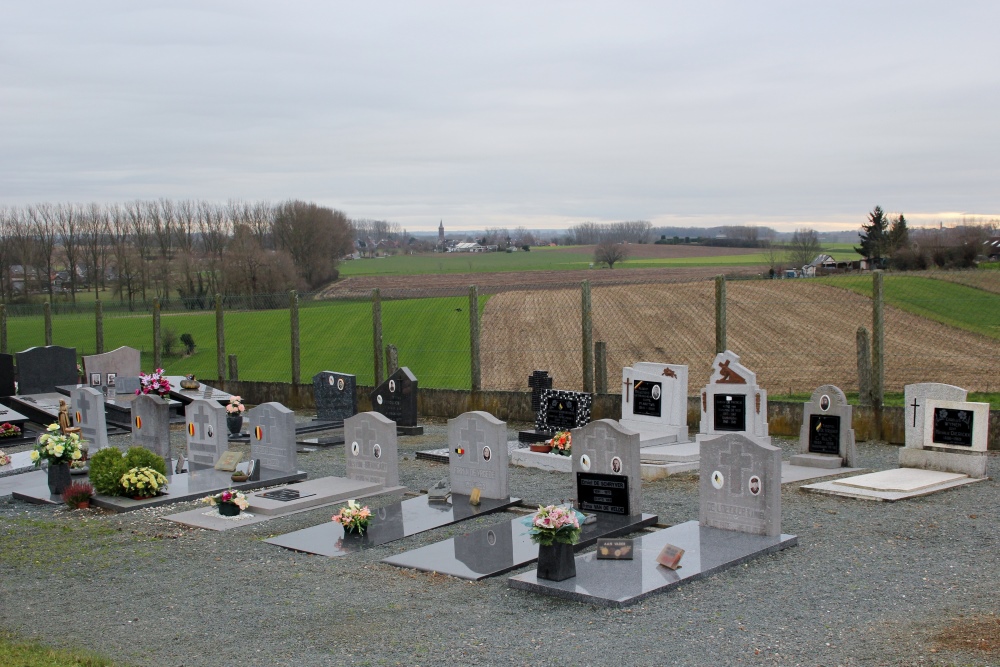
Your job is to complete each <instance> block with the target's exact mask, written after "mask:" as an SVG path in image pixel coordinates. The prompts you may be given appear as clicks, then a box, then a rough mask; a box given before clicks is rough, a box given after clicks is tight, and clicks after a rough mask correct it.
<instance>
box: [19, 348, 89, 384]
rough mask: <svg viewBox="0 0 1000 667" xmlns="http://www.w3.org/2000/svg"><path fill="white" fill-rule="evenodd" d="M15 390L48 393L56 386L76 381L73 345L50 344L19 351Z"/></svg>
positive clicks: (77, 378) (74, 349)
mask: <svg viewBox="0 0 1000 667" xmlns="http://www.w3.org/2000/svg"><path fill="white" fill-rule="evenodd" d="M16 356H17V374H18V393H20V394H21V395H22V396H23V395H27V394H48V393H52V392H55V391H56V387H61V386H64V385H70V384H76V383H77V381H78V380H79V379H80V378H79V375H78V374H77V370H76V348H75V347H60V346H58V345H49V346H47V347H31V348H28V349H27V350H24V351H23V352H18V353H17V354H16Z"/></svg>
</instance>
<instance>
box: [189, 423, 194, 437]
mask: <svg viewBox="0 0 1000 667" xmlns="http://www.w3.org/2000/svg"><path fill="white" fill-rule="evenodd" d="M188 435H190V436H191V437H192V438H193V437H194V422H188Z"/></svg>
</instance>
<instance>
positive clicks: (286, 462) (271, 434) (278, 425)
mask: <svg viewBox="0 0 1000 667" xmlns="http://www.w3.org/2000/svg"><path fill="white" fill-rule="evenodd" d="M249 417H250V458H252V459H260V464H261V467H263V468H266V469H268V470H272V471H277V472H286V473H294V472H297V471H298V463H297V461H296V458H295V413H294V412H292V411H291V410H289V409H288V408H286V407H285V406H284V405H282V404H281V403H262V404H261V405H258V406H257V407H255V408H253V409H251V410H250V412H249Z"/></svg>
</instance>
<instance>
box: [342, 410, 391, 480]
mask: <svg viewBox="0 0 1000 667" xmlns="http://www.w3.org/2000/svg"><path fill="white" fill-rule="evenodd" d="M344 443H345V446H344V454H345V456H346V458H347V478H348V479H356V480H359V481H362V482H375V483H377V484H381V485H382V487H383V488H392V487H397V486H399V449H398V447H397V445H396V422H394V421H392V420H391V419H389V418H388V417H386V416H385V415H383V414H379V413H378V412H362V413H360V414H357V415H354V416H353V417H348V418H347V419H345V420H344Z"/></svg>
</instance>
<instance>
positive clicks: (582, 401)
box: [535, 389, 593, 433]
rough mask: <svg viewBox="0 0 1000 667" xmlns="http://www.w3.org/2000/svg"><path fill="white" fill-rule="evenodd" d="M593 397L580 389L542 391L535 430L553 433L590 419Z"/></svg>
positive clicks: (580, 424) (576, 426) (575, 426)
mask: <svg viewBox="0 0 1000 667" xmlns="http://www.w3.org/2000/svg"><path fill="white" fill-rule="evenodd" d="M592 405H593V397H592V396H591V395H590V394H588V393H585V392H581V391H561V390H556V389H546V390H544V391H542V398H541V403H540V404H539V408H538V414H537V415H536V417H535V430H536V431H545V432H547V433H555V432H557V431H568V430H570V429H574V428H579V427H581V426H583V425H585V424H586V423H587V422H589V421H590V409H591V406H592Z"/></svg>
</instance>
